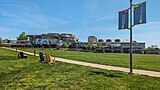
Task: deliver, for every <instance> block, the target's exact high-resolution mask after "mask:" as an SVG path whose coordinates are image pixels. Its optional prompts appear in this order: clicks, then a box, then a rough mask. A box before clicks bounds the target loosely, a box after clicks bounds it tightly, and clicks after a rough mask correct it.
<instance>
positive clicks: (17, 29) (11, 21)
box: [0, 0, 160, 47]
mask: <svg viewBox="0 0 160 90" xmlns="http://www.w3.org/2000/svg"><path fill="white" fill-rule="evenodd" d="M143 1H144V0H133V3H134V4H136V3H139V2H143ZM128 8H129V0H0V37H1V38H2V39H5V38H7V39H16V37H17V36H19V34H20V33H21V32H26V33H27V35H34V34H36V35H38V34H43V33H71V34H75V35H76V37H77V38H79V41H82V42H87V39H88V36H96V37H97V38H98V39H104V40H106V39H112V40H114V39H121V41H124V40H126V39H129V30H120V31H119V30H118V12H119V11H121V10H125V9H128ZM159 8H160V0H147V23H146V24H142V25H136V26H134V28H133V40H135V41H138V42H145V43H146V47H149V46H151V45H158V46H159V47H160V10H158V9H159Z"/></svg>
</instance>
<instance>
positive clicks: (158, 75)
mask: <svg viewBox="0 0 160 90" xmlns="http://www.w3.org/2000/svg"><path fill="white" fill-rule="evenodd" d="M3 48H5V49H9V50H13V51H16V49H12V48H6V47H3ZM17 51H18V52H20V51H22V50H17ZM22 52H24V53H25V54H29V55H34V54H33V53H30V52H26V51H22ZM36 56H39V55H38V54H36ZM52 59H53V57H52ZM56 61H61V62H65V63H70V64H77V65H82V66H88V67H94V68H99V69H105V70H116V71H122V72H129V68H123V67H116V66H107V65H100V64H94V63H88V62H81V61H75V60H69V59H63V58H58V57H56ZM133 73H134V74H140V75H148V76H152V77H160V72H155V71H147V70H137V69H133Z"/></svg>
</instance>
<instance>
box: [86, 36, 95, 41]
mask: <svg viewBox="0 0 160 90" xmlns="http://www.w3.org/2000/svg"><path fill="white" fill-rule="evenodd" d="M88 42H97V38H96V37H95V36H89V37H88Z"/></svg>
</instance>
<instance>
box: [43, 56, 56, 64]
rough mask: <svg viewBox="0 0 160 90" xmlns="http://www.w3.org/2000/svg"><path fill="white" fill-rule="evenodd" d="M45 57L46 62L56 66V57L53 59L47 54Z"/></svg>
mask: <svg viewBox="0 0 160 90" xmlns="http://www.w3.org/2000/svg"><path fill="white" fill-rule="evenodd" d="M45 57H46V62H47V63H49V64H51V63H52V64H54V63H55V57H53V58H52V57H51V56H50V55H49V54H45Z"/></svg>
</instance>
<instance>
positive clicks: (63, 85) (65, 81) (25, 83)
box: [0, 48, 160, 90]
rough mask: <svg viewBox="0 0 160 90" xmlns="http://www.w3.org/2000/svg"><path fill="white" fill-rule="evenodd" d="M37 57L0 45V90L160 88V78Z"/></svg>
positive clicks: (125, 89)
mask: <svg viewBox="0 0 160 90" xmlns="http://www.w3.org/2000/svg"><path fill="white" fill-rule="evenodd" d="M38 60H39V57H34V56H29V55H28V59H18V58H17V52H14V51H10V50H6V49H1V48H0V90H4V89H6V90H14V89H18V90H19V89H20V90H21V89H23V90H24V89H25V90H28V89H29V90H30V89H31V90H35V89H38V90H39V89H42V90H45V89H47V90H48V89H49V90H50V89H54V90H88V89H91V90H108V89H112V90H113V89H114V90H127V89H132V90H142V89H143V90H146V89H148V90H151V89H155V90H159V89H160V78H154V77H149V76H140V75H129V74H127V73H123V72H119V71H107V70H100V69H94V68H90V67H83V66H78V65H72V64H66V63H62V62H56V64H46V63H39V62H38Z"/></svg>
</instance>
